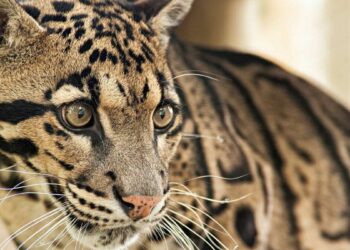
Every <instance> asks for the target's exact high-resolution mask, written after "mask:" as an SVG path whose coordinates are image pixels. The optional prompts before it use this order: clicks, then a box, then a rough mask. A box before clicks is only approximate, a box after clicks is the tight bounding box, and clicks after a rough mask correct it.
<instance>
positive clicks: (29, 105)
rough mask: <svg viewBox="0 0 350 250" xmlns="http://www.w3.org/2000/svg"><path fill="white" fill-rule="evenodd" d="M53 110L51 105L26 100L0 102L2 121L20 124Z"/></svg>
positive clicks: (0, 119) (0, 118)
mask: <svg viewBox="0 0 350 250" xmlns="http://www.w3.org/2000/svg"><path fill="white" fill-rule="evenodd" d="M51 110H53V107H51V106H45V105H41V104H37V103H33V102H28V101H25V100H17V101H14V102H10V103H0V121H3V122H8V123H11V124H18V123H20V122H22V121H25V120H27V119H30V118H33V117H35V116H42V115H44V114H45V113H46V112H48V111H51Z"/></svg>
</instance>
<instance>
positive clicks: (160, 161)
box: [0, 0, 192, 249]
mask: <svg viewBox="0 0 350 250" xmlns="http://www.w3.org/2000/svg"><path fill="white" fill-rule="evenodd" d="M191 2H192V0H135V1H126V0H125V1H122V0H120V1H111V0H99V1H97V0H96V1H95V0H80V1H39V0H28V1H19V4H18V3H16V1H15V0H0V157H6V158H8V159H10V160H12V161H13V162H15V163H16V165H17V166H18V167H24V168H27V170H31V171H34V172H36V173H38V174H39V175H41V176H44V177H45V178H46V181H47V183H48V184H47V185H46V189H47V190H49V192H51V195H52V197H53V199H55V200H56V202H55V204H56V205H57V206H59V207H60V208H62V210H63V212H64V213H65V214H66V217H65V218H66V219H65V222H66V223H67V224H68V228H69V229H70V234H71V236H72V237H73V238H75V239H77V240H79V241H80V242H81V243H83V244H85V245H86V246H88V247H90V248H95V249H119V248H122V247H126V246H129V245H131V244H133V243H134V242H135V241H136V240H137V239H138V238H139V237H142V235H144V234H146V233H148V232H149V230H150V229H151V228H152V227H153V226H155V225H156V224H157V223H158V222H159V221H160V220H161V219H162V216H164V213H165V212H166V207H167V198H168V190H169V188H168V163H169V161H170V159H171V157H172V155H173V153H174V151H175V150H176V147H177V144H178V142H179V140H180V137H181V122H182V118H181V103H180V100H179V97H178V95H177V93H176V89H175V86H174V83H173V78H172V74H171V72H170V70H169V67H168V65H167V60H166V50H167V46H168V42H169V29H170V28H172V27H174V26H175V25H177V23H178V22H179V21H180V20H181V19H182V18H183V17H184V15H185V14H186V13H187V11H188V10H189V8H190V5H191ZM78 235H79V239H78Z"/></svg>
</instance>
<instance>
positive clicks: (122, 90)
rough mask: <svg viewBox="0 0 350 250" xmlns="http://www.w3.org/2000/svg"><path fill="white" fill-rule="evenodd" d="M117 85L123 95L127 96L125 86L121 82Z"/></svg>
mask: <svg viewBox="0 0 350 250" xmlns="http://www.w3.org/2000/svg"><path fill="white" fill-rule="evenodd" d="M117 87H118V89H119V92H120V93H121V94H122V95H123V96H126V93H125V89H124V87H123V85H122V84H121V83H119V82H118V83H117Z"/></svg>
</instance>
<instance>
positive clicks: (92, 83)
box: [88, 77, 100, 103]
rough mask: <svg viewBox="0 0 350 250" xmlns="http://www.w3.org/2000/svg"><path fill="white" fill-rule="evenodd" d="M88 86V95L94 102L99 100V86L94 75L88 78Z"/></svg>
mask: <svg viewBox="0 0 350 250" xmlns="http://www.w3.org/2000/svg"><path fill="white" fill-rule="evenodd" d="M88 87H89V91H90V95H91V98H92V100H93V101H94V102H95V103H99V102H100V88H99V82H98V80H97V79H96V78H95V77H90V79H89V80H88Z"/></svg>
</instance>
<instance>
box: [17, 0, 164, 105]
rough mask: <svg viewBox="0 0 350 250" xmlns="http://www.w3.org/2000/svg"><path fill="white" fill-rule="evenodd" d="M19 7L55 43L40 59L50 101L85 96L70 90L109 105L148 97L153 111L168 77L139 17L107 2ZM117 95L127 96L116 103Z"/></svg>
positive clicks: (161, 56)
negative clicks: (48, 62)
mask: <svg viewBox="0 0 350 250" xmlns="http://www.w3.org/2000/svg"><path fill="white" fill-rule="evenodd" d="M19 3H20V5H21V6H22V7H23V9H24V10H25V11H26V12H27V13H29V14H30V15H31V16H32V17H33V18H34V19H35V20H36V21H37V22H38V23H39V24H40V25H41V26H42V27H43V28H44V29H46V30H47V33H48V34H49V36H50V37H52V41H53V43H55V44H54V46H55V48H54V49H53V50H52V49H50V51H49V52H48V53H49V54H48V55H46V57H50V56H52V57H55V58H54V59H52V60H53V63H52V64H54V65H56V66H55V67H56V68H55V69H51V71H52V72H53V71H55V72H53V73H52V75H55V79H54V80H51V79H50V80H49V81H46V82H51V83H54V85H53V86H49V87H48V88H47V90H46V97H47V98H49V99H50V101H52V100H53V101H54V103H55V104H57V105H59V104H60V103H63V102H69V101H71V100H74V99H79V98H80V97H87V96H84V94H81V93H80V94H76V95H75V94H74V93H75V92H77V90H76V89H79V90H80V91H81V92H85V93H88V94H89V98H94V99H102V100H103V102H104V103H105V104H106V105H112V106H113V105H114V106H123V105H124V104H129V105H130V104H135V103H136V104H137V103H141V102H142V101H144V100H145V96H146V95H148V94H149V93H150V95H153V96H152V97H151V98H147V99H148V100H149V101H153V103H150V107H153V108H154V106H155V105H156V104H157V103H158V102H159V100H160V99H161V98H162V96H161V94H162V93H164V90H162V89H161V88H160V86H159V81H160V80H161V81H163V82H167V81H166V79H169V78H170V73H169V71H168V70H167V66H166V62H165V56H164V52H163V50H162V49H161V47H160V45H159V41H158V38H157V35H156V33H155V31H154V30H153V29H152V28H151V27H150V26H149V25H148V24H147V23H146V22H144V21H143V19H142V17H141V16H139V15H137V14H136V13H134V12H130V11H127V10H125V9H123V8H122V7H121V6H120V5H119V4H117V1H108V0H107V1H105V0H103V1H94V0H91V1H90V0H80V1H51V0H50V1H39V0H28V1H26V0H24V1H20V2H19ZM54 50H56V53H54V52H53V51H54ZM50 54H51V55H50ZM57 70H59V74H57ZM49 71H50V69H48V72H49ZM68 92H69V93H68ZM72 93H73V94H72ZM118 95H119V96H120V97H126V96H127V98H124V99H125V100H122V99H123V98H120V100H121V101H119V102H118V101H117V99H116V97H118ZM101 97H102V98H101ZM109 100H110V101H109ZM120 102H123V103H124V104H123V105H122V103H120Z"/></svg>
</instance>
